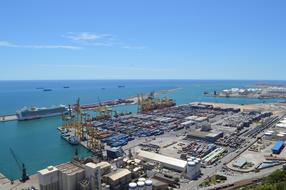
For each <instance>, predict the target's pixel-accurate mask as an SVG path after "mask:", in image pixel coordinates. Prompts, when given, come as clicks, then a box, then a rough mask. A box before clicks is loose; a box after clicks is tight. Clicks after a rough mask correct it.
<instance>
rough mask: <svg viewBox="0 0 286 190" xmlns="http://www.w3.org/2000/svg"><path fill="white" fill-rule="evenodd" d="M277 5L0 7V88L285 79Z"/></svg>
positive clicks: (283, 26) (266, 0) (191, 0)
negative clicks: (3, 84) (29, 83)
mask: <svg viewBox="0 0 286 190" xmlns="http://www.w3.org/2000/svg"><path fill="white" fill-rule="evenodd" d="M285 8H286V2H285V1H283V0H275V1H270V0H233V1H229V0H216V1H214V0H203V1H195V0H182V1H163V0H157V1H152V0H145V1H134V0H122V1H115V0H107V1H94V0H86V1H67V0H61V1H58V0H49V1H37V0H26V1H16V0H9V1H1V2H0V23H1V30H0V66H1V68H0V80H55V79H59V80H66V79H81V80H82V79H83V80H84V79H214V80H218V79H232V80H286V75H285V70H286V36H285V34H286V21H285V20H286V12H285Z"/></svg>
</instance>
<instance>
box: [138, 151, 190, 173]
mask: <svg viewBox="0 0 286 190" xmlns="http://www.w3.org/2000/svg"><path fill="white" fill-rule="evenodd" d="M137 156H138V158H139V159H142V160H144V161H153V162H159V163H160V164H162V166H163V167H165V168H169V169H172V170H176V171H179V172H184V171H185V170H186V166H187V162H186V161H184V160H180V159H176V158H172V157H169V156H164V155H161V154H156V153H153V152H147V151H143V150H140V151H139V152H138V155H137Z"/></svg>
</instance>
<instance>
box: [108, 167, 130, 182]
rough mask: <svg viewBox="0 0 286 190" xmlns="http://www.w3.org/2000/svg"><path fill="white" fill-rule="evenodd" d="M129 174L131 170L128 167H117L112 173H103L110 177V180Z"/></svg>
mask: <svg viewBox="0 0 286 190" xmlns="http://www.w3.org/2000/svg"><path fill="white" fill-rule="evenodd" d="M129 174H131V172H130V171H129V170H128V169H118V170H116V171H115V172H113V173H109V174H107V175H105V176H106V177H108V178H110V179H111V180H112V181H116V180H118V179H120V178H123V177H125V176H127V175H129Z"/></svg>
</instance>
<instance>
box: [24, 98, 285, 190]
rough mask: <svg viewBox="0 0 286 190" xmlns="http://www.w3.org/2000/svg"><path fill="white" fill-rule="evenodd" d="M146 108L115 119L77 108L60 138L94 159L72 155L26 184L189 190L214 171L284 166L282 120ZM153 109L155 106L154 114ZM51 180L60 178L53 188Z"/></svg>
mask: <svg viewBox="0 0 286 190" xmlns="http://www.w3.org/2000/svg"><path fill="white" fill-rule="evenodd" d="M167 100H168V101H170V103H166V102H167ZM144 101H145V100H142V97H141V102H140V103H139V106H138V113H125V114H119V113H115V112H114V111H113V110H112V107H109V106H106V105H101V106H100V107H96V108H94V109H88V110H87V109H82V106H81V105H80V101H79V100H78V101H77V103H76V104H75V105H74V106H73V109H72V111H69V112H68V113H67V114H65V115H62V126H60V127H59V128H58V129H59V135H60V136H61V137H62V138H63V139H64V140H66V141H67V142H68V143H70V144H71V146H73V145H76V144H80V145H81V146H84V147H85V148H86V149H88V150H90V151H91V152H93V156H92V157H90V158H86V159H80V158H79V157H77V156H76V155H75V158H74V160H73V161H72V162H70V163H65V164H61V165H58V166H49V167H47V168H46V169H43V170H41V171H39V173H38V174H37V175H34V176H32V179H35V178H36V179H38V181H39V182H38V186H35V187H36V188H38V189H45V188H46V187H48V186H49V187H50V186H52V187H58V188H59V189H106V190H107V189H111V190H116V189H142V190H143V189H144V190H145V189H168V188H169V187H172V188H176V189H192V187H199V185H200V183H202V182H203V181H204V180H205V179H206V177H207V176H209V175H211V174H213V175H215V174H217V173H219V172H218V170H221V171H222V170H223V171H231V172H242V174H244V173H245V172H251V171H257V170H260V169H263V168H268V167H275V166H277V165H279V163H278V161H277V160H278V159H279V160H283V161H285V160H286V157H285V158H284V156H283V155H284V151H285V150H284V143H282V141H281V140H280V139H281V138H282V137H280V136H282V134H284V133H283V132H284V131H282V130H281V123H283V122H284V120H282V119H283V116H282V115H273V113H272V112H267V111H265V110H253V109H251V110H247V109H241V108H239V107H234V108H232V107H218V106H214V105H211V104H208V103H190V104H184V105H179V106H177V105H175V104H174V103H173V100H171V99H167V98H166V99H164V104H162V100H161V99H155V98H154V97H153V96H151V97H148V98H146V102H147V103H146V102H144ZM143 102H144V103H143ZM150 102H151V103H150ZM158 102H160V103H158ZM157 103H158V105H160V106H154V105H157ZM140 104H142V105H143V104H144V106H143V107H144V108H142V105H140ZM162 105H165V106H162ZM264 133H265V134H264ZM278 134H280V135H278ZM285 134H286V133H285ZM250 136H251V137H253V138H251V139H249V137H250ZM258 139H266V141H265V142H264V141H262V140H258ZM275 140H277V143H278V142H279V143H280V144H279V147H278V145H277V143H276V145H274V144H275V142H276V141H275ZM266 142H267V143H266ZM273 147H274V148H275V151H271V150H272V149H273V150H274V148H273ZM277 147H278V148H277ZM276 149H277V150H276ZM278 149H279V150H278ZM278 153H279V155H280V156H279V155H278ZM285 155H286V153H285ZM271 158H272V159H273V160H271ZM274 159H276V160H274ZM284 159H285V160H284ZM48 174H49V175H48ZM51 175H55V176H58V177H55V178H53V180H52V181H51V180H49V177H47V176H51ZM91 176H93V177H91ZM226 176H227V175H226ZM227 177H228V178H229V179H232V177H230V176H227ZM47 178H48V179H47ZM143 179H145V180H143ZM28 181H29V180H28ZM226 181H227V180H226ZM28 184H29V183H28ZM99 184H100V186H99Z"/></svg>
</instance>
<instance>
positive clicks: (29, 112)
mask: <svg viewBox="0 0 286 190" xmlns="http://www.w3.org/2000/svg"><path fill="white" fill-rule="evenodd" d="M67 112H68V107H67V106H65V105H59V106H55V107H50V108H45V107H43V108H37V107H31V108H27V107H24V108H22V109H21V110H19V111H17V114H16V115H17V117H18V120H19V121H23V120H31V119H40V118H44V117H51V116H57V115H61V114H65V113H67Z"/></svg>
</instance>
